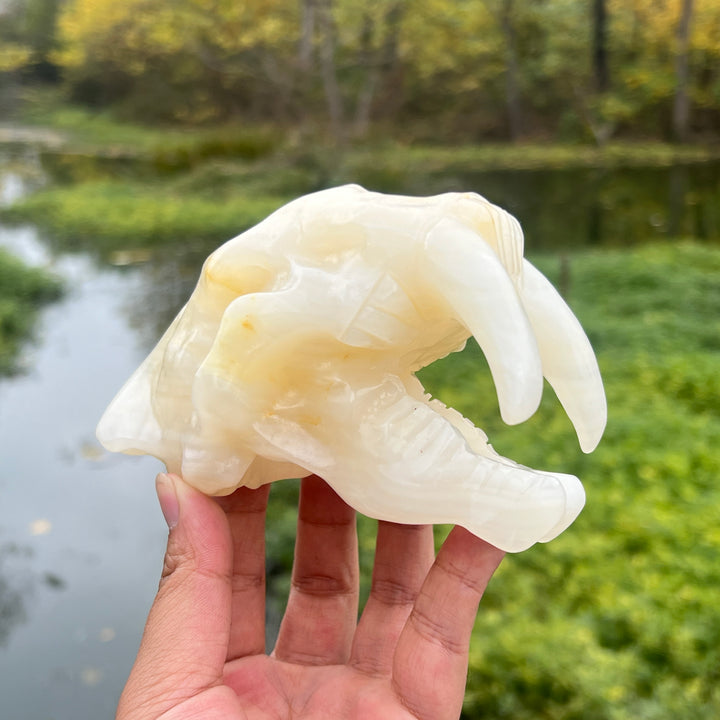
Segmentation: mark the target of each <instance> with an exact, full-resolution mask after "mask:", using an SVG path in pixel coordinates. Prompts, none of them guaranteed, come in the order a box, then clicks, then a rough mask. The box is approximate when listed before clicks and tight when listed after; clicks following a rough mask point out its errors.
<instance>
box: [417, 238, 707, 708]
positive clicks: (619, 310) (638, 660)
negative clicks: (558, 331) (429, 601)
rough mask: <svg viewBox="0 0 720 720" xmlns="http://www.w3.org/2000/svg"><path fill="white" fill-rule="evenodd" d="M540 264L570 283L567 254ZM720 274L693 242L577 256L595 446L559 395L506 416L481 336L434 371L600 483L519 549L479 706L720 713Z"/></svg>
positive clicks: (500, 579)
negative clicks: (547, 536)
mask: <svg viewBox="0 0 720 720" xmlns="http://www.w3.org/2000/svg"><path fill="white" fill-rule="evenodd" d="M536 260H537V264H538V265H539V266H540V267H541V268H542V269H543V270H544V271H545V272H546V273H547V274H548V275H549V276H551V277H554V278H557V276H558V272H559V263H558V262H557V260H556V259H555V258H551V257H539V258H537V259H536ZM719 270H720V250H718V249H717V248H715V247H705V246H699V245H694V244H691V243H676V244H672V245H669V244H668V245H652V246H645V247H642V248H638V249H633V250H630V251H627V250H625V251H605V252H602V253H600V252H596V253H582V254H576V255H572V256H571V273H572V286H571V287H572V295H571V304H572V306H573V308H574V309H575V311H576V312H577V314H578V316H579V318H580V319H581V322H582V323H583V325H584V326H585V327H586V329H587V330H588V332H589V335H590V337H591V338H592V339H593V342H594V345H595V347H596V350H597V352H598V356H599V360H600V364H601V369H602V371H603V377H604V381H605V386H606V391H607V395H608V402H609V408H610V414H609V423H608V429H607V432H606V435H605V437H604V439H603V441H602V443H601V445H600V447H599V448H598V450H596V451H595V453H593V454H592V455H590V456H587V457H583V456H581V455H580V453H579V452H578V449H577V444H576V442H575V440H574V437H573V433H572V428H571V426H570V424H569V422H568V421H567V419H566V418H565V416H564V412H563V410H562V408H560V406H559V404H558V403H557V401H556V400H555V399H554V397H552V393H551V391H549V389H548V391H547V392H546V397H545V399H544V401H543V404H542V407H541V409H540V410H539V412H538V413H537V414H536V415H535V416H534V417H533V418H532V419H531V420H530V421H529V422H528V423H525V424H524V425H522V426H519V427H514V428H507V427H504V426H502V424H501V423H500V422H499V421H498V419H497V417H498V415H497V408H496V404H495V401H494V400H493V402H488V400H487V399H488V398H490V397H493V394H494V393H493V389H492V383H491V380H490V378H489V375H488V373H487V370H486V368H485V367H484V364H483V362H482V357H481V355H480V353H479V350H478V349H477V348H476V347H474V348H471V350H470V354H469V357H467V358H465V357H464V355H465V354H461V355H455V356H451V357H450V358H448V359H446V360H445V361H443V363H442V364H436V365H434V366H432V367H430V368H428V369H427V370H426V371H425V375H424V380H425V383H426V386H427V387H428V389H430V390H431V391H432V392H433V393H436V394H438V395H439V396H440V397H441V398H442V399H443V400H446V401H448V402H449V403H450V404H453V405H455V407H457V408H458V409H460V410H461V411H463V412H464V413H465V414H467V415H468V416H469V417H470V418H471V419H473V420H474V421H475V422H476V423H477V424H479V425H480V426H481V427H483V428H484V429H486V430H487V431H488V434H489V436H490V440H491V442H492V443H493V445H494V446H495V447H496V449H498V451H499V452H501V453H502V454H504V455H508V456H510V457H512V458H513V459H516V460H518V461H519V462H522V463H523V464H527V465H530V466H535V467H545V468H554V469H557V470H560V471H564V472H571V473H575V474H577V475H579V476H580V477H581V478H582V479H583V481H584V484H585V487H586V490H587V493H588V501H587V506H586V508H585V510H584V511H583V513H582V514H581V516H580V518H579V519H578V520H577V521H576V523H575V524H574V526H573V527H572V528H570V529H569V530H568V531H567V532H566V533H565V534H564V535H563V536H562V537H560V538H558V539H557V540H555V541H553V542H552V543H550V544H548V545H546V546H536V547H534V548H532V549H531V550H529V551H527V552H525V553H522V554H520V555H517V556H513V557H509V558H508V559H507V560H506V562H505V563H504V567H502V568H501V572H500V573H499V574H498V576H497V578H496V579H495V580H494V581H493V584H492V585H491V588H490V590H489V592H488V595H487V596H486V599H485V600H484V601H483V603H484V609H482V611H481V613H480V615H479V618H478V623H477V627H476V630H475V636H474V642H473V649H472V656H471V668H470V683H469V692H468V696H467V702H466V710H465V717H467V718H481V717H497V718H512V719H513V720H516V719H522V718H533V720H537V718H548V719H550V718H552V719H553V720H557V719H570V718H593V720H595V719H601V720H604V719H606V718H607V720H621V719H625V718H638V717H642V718H670V717H697V718H708V719H709V718H712V717H716V716H717V714H718V712H719V711H720V693H719V692H718V689H717V688H718V668H719V667H720V654H719V650H718V648H720V643H718V640H720V619H719V618H718V615H717V612H716V611H715V605H716V603H715V600H714V594H715V591H716V588H717V585H718V582H720V571H719V570H718V565H717V562H716V558H717V554H718V551H719V550H720V533H719V532H718V526H717V509H718V506H719V504H720V487H718V484H717V478H718V475H719V474H720V458H719V457H718V455H717V452H716V451H715V449H716V448H717V447H718V443H719V442H720V412H719V407H720V406H719V405H718V401H717V399H718V394H719V393H720V384H719V383H720V381H719V380H718V373H717V368H718V363H719V361H720V320H719V319H718V318H720V280H719V278H720V274H719V273H718V271H719ZM466 352H467V351H466ZM479 398H483V400H482V403H480V402H479V400H478V399H479Z"/></svg>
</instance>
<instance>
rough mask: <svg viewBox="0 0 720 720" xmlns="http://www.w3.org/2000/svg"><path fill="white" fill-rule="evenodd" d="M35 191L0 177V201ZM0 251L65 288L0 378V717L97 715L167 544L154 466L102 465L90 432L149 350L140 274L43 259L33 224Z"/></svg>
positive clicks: (82, 260) (133, 641) (125, 664)
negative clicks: (136, 321) (7, 375)
mask: <svg viewBox="0 0 720 720" xmlns="http://www.w3.org/2000/svg"><path fill="white" fill-rule="evenodd" d="M13 172H14V171H13ZM5 177H6V178H7V175H6V176H5ZM10 177H11V178H15V176H13V175H11V176H10ZM34 182H35V180H34V179H33V178H32V176H31V177H30V179H29V180H26V179H24V178H22V177H21V179H20V181H18V180H17V179H11V180H10V181H9V182H8V181H7V179H5V180H4V181H3V183H2V187H3V188H4V189H3V193H4V197H6V198H7V197H8V195H9V196H13V195H16V194H17V193H18V192H24V191H25V190H24V189H25V188H27V187H29V186H31V185H32V183H34ZM8 188H9V190H8ZM0 244H2V245H3V246H4V247H6V248H9V249H10V250H11V251H12V252H15V253H16V254H18V255H19V256H21V257H22V258H23V259H24V260H25V261H26V262H29V263H31V264H34V265H42V266H51V267H52V268H53V269H54V271H55V272H57V273H58V274H60V275H61V276H62V277H63V278H64V279H65V281H66V284H67V287H68V292H67V294H66V295H65V297H64V298H63V299H62V300H61V301H60V302H58V303H56V304H55V305H53V306H51V307H50V308H48V309H47V310H46V311H44V313H43V316H42V320H41V327H40V328H39V330H40V332H39V333H38V336H39V338H40V340H39V341H38V342H37V343H36V344H35V345H34V346H33V347H32V348H31V351H30V352H31V357H30V358H29V361H28V362H27V363H26V365H27V368H28V370H27V372H26V373H24V374H23V375H21V376H19V377H13V378H12V379H3V380H0V546H1V547H2V548H3V551H2V555H1V556H0V639H1V640H2V642H0V698H2V700H1V701H0V704H1V706H2V711H1V712H0V715H2V717H8V718H10V717H18V718H19V717H22V718H25V719H27V720H35V719H37V720H41V719H45V718H48V717H53V718H56V719H58V720H65V719H66V718H67V720H70V719H71V718H73V719H74V718H77V717H83V718H85V717H87V718H94V719H95V718H97V719H98V720H102V718H108V720H109V719H110V718H112V717H113V715H114V709H115V706H116V704H117V698H118V696H119V693H120V691H121V689H122V686H123V685H124V682H125V678H126V677H127V673H128V671H129V669H130V666H131V664H132V661H133V659H134V656H135V653H136V650H137V644H138V642H139V637H140V633H141V631H142V626H143V623H144V618H145V615H146V612H147V609H148V606H149V603H150V601H151V599H152V597H153V595H154V592H155V589H156V586H157V578H158V575H159V570H160V567H161V561H162V552H163V549H164V543H165V536H166V530H165V528H164V523H163V521H162V517H161V515H160V513H159V511H158V509H157V505H156V500H155V498H154V491H153V483H152V479H153V477H154V474H155V473H156V472H157V471H158V469H159V463H157V462H156V461H154V460H152V459H150V458H137V459H126V458H117V457H111V456H109V455H108V454H106V453H105V452H104V451H103V450H102V449H101V448H100V447H99V445H98V444H97V441H96V440H95V437H94V426H95V423H96V421H97V419H98V417H99V415H100V413H101V412H102V410H103V408H104V407H105V405H106V404H107V402H108V401H109V399H110V398H111V396H112V394H113V393H114V392H115V390H116V389H117V388H118V387H119V385H120V384H121V383H122V382H123V380H124V379H125V378H126V377H127V375H128V374H129V372H130V371H131V370H132V369H133V368H134V367H136V366H137V364H138V363H139V361H140V360H141V359H142V357H143V356H144V355H145V353H146V351H147V349H148V348H147V346H146V344H145V342H144V341H143V340H142V339H140V340H139V339H138V333H137V332H136V331H135V330H134V329H133V328H132V327H130V325H129V324H128V322H127V317H128V316H129V315H130V314H132V315H133V316H138V315H143V316H147V315H148V314H151V313H148V308H143V309H142V310H141V309H140V308H139V307H138V306H137V305H136V302H137V298H138V297H139V296H140V293H139V289H140V288H142V287H145V286H146V284H147V277H146V272H147V271H146V269H145V268H138V267H128V268H123V269H122V270H118V269H114V268H107V267H106V268H101V267H99V266H98V265H97V263H96V262H95V261H94V260H93V259H91V258H90V257H88V256H87V255H85V254H82V253H81V254H77V255H74V256H68V255H63V254H60V253H54V252H53V251H52V250H50V249H48V247H49V246H48V245H47V244H46V243H45V242H43V240H42V238H40V237H39V235H38V233H37V232H36V230H35V229H34V228H32V227H22V228H8V227H2V226H0ZM173 272H174V271H173ZM167 275H168V276H170V275H171V273H167ZM158 276H159V277H160V278H162V277H163V273H162V272H158ZM155 284H157V283H155ZM154 292H155V293H156V295H159V294H160V293H161V290H160V289H158V288H155V290H154ZM152 325H153V326H154V325H155V323H152ZM149 333H150V330H148V334H149ZM29 670H31V671H29ZM38 681H40V683H41V685H42V688H43V691H42V692H41V693H39V692H38V691H37V688H38Z"/></svg>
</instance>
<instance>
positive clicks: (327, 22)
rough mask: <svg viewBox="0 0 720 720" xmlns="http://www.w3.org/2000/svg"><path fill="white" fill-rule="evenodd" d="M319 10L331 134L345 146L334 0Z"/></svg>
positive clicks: (322, 66) (324, 3) (339, 143)
mask: <svg viewBox="0 0 720 720" xmlns="http://www.w3.org/2000/svg"><path fill="white" fill-rule="evenodd" d="M318 10H319V13H318V27H319V30H320V71H321V73H322V81H323V87H324V89H325V99H326V101H327V106H328V114H329V116H330V132H331V133H332V137H333V140H334V141H335V143H336V144H337V145H343V144H344V140H345V137H344V128H343V102H342V95H341V92H340V84H339V83H338V79H337V66H336V63H335V21H334V20H333V17H332V0H321V3H320V5H319V7H318Z"/></svg>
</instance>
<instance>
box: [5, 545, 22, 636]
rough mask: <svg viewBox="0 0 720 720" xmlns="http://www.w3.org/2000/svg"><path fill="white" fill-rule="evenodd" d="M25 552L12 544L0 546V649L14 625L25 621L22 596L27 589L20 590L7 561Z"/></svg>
mask: <svg viewBox="0 0 720 720" xmlns="http://www.w3.org/2000/svg"><path fill="white" fill-rule="evenodd" d="M24 552H27V549H26V550H24V551H23V550H22V549H21V548H19V547H18V546H17V545H15V544H14V543H8V544H5V545H0V647H1V646H2V645H4V644H5V642H6V641H7V639H8V636H9V635H10V631H11V630H12V629H13V627H14V626H15V625H17V624H18V623H21V622H22V621H23V620H25V619H26V617H27V614H26V611H25V602H24V597H23V596H24V594H26V593H27V592H28V590H27V588H24V591H23V588H21V587H20V586H19V584H18V582H17V580H16V579H14V577H13V575H12V573H11V571H10V570H9V569H8V559H11V558H14V557H16V556H17V555H18V554H23V553H24Z"/></svg>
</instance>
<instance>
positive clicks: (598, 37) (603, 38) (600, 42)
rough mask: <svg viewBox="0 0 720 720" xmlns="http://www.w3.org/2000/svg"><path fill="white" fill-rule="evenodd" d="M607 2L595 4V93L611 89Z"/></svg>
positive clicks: (593, 23) (598, 1) (596, 1)
mask: <svg viewBox="0 0 720 720" xmlns="http://www.w3.org/2000/svg"><path fill="white" fill-rule="evenodd" d="M606 2H607V0H594V2H593V20H592V28H593V75H594V76H595V91H596V92H598V93H604V92H606V91H607V90H608V89H609V87H610V71H609V68H608V51H607V4H606Z"/></svg>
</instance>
